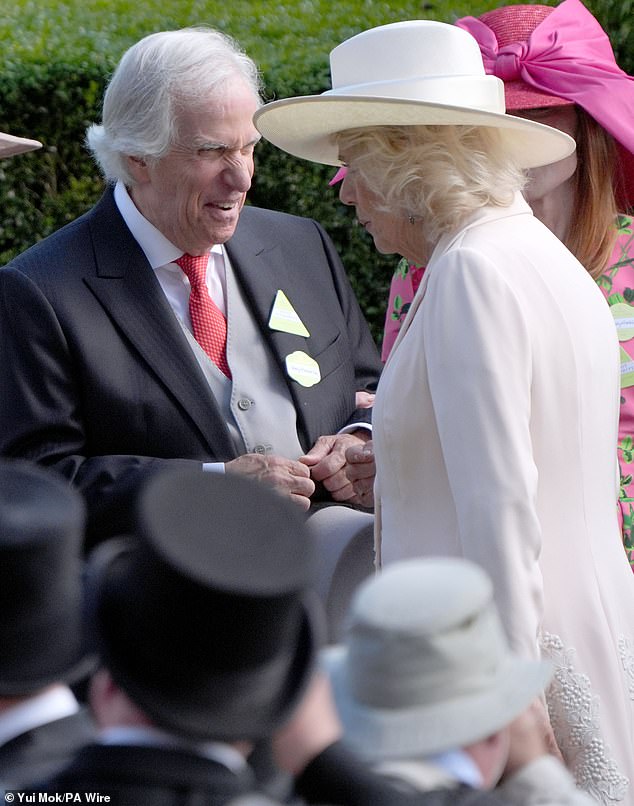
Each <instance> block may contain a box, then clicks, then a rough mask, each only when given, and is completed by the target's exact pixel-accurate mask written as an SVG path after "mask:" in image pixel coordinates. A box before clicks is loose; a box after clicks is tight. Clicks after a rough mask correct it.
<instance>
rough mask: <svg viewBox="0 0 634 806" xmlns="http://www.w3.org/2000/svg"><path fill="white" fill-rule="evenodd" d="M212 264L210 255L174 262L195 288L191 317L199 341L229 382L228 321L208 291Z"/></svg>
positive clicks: (190, 256) (190, 305)
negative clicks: (209, 269) (208, 274)
mask: <svg viewBox="0 0 634 806" xmlns="http://www.w3.org/2000/svg"><path fill="white" fill-rule="evenodd" d="M208 261H209V254H204V255H188V254H184V255H183V256H182V257H179V258H178V260H176V261H174V262H175V263H177V264H178V265H179V266H180V267H181V269H182V270H183V271H184V272H185V274H186V275H187V277H188V278H189V284H190V285H191V292H190V294H189V315H190V317H191V320H192V327H193V328H194V336H195V338H196V341H197V342H198V344H200V346H201V347H202V348H203V350H204V351H205V352H206V353H207V355H208V356H209V358H211V360H212V361H213V362H214V364H215V365H216V366H217V367H218V368H219V369H221V370H222V371H223V372H224V374H225V375H226V376H227V378H230V377H231V370H230V369H229V364H228V363H227V352H226V347H227V320H226V319H225V317H224V316H223V314H222V311H221V310H220V309H219V308H218V306H217V305H216V303H215V302H214V301H213V300H212V298H211V297H210V296H209V291H207V283H206V282H205V277H206V275H207V263H208Z"/></svg>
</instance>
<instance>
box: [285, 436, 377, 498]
mask: <svg viewBox="0 0 634 806" xmlns="http://www.w3.org/2000/svg"><path fill="white" fill-rule="evenodd" d="M370 436H371V434H370V431H369V430H367V429H365V428H359V429H358V430H357V431H355V432H354V433H352V434H334V435H331V436H324V437H319V439H318V440H317V442H315V444H314V445H313V447H312V448H311V449H310V451H308V453H307V454H305V455H304V456H300V457H299V461H300V462H302V464H304V465H305V466H306V467H307V468H310V471H309V472H310V476H311V478H313V479H314V480H315V481H320V482H322V483H323V485H324V487H325V488H326V490H328V492H329V493H330V495H331V496H332V498H333V500H334V501H341V502H345V503H347V504H354V505H356V506H363V507H365V506H368V504H367V503H366V502H365V501H364V500H363V499H362V497H361V496H359V495H358V494H357V493H356V491H355V489H354V487H353V484H352V481H351V480H350V478H349V477H348V469H349V468H348V460H347V459H346V452H347V451H349V450H352V449H353V448H357V449H361V448H363V446H364V445H365V444H366V442H367V441H368V440H369V439H370ZM370 506H371V504H370Z"/></svg>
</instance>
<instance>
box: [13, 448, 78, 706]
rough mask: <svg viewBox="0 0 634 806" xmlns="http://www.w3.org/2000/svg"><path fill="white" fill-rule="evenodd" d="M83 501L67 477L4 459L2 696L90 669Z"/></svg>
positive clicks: (27, 691)
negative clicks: (86, 643)
mask: <svg viewBox="0 0 634 806" xmlns="http://www.w3.org/2000/svg"><path fill="white" fill-rule="evenodd" d="M83 530H84V505H83V502H82V500H81V497H80V495H79V493H77V492H76V491H75V490H73V489H72V488H71V487H70V486H69V484H68V482H66V481H64V480H63V479H62V478H61V476H58V475H57V474H55V473H53V471H48V470H45V469H43V468H40V467H37V466H36V465H33V464H30V463H28V462H24V461H20V460H0V696H2V697H16V696H22V695H28V694H31V693H33V692H34V691H37V690H38V689H40V688H44V687H45V686H47V685H50V684H51V683H54V682H60V681H67V682H70V681H72V680H76V679H78V678H79V677H80V676H81V675H82V674H84V673H86V672H87V671H88V667H89V661H88V659H84V657H83V651H82V650H83V644H82V631H81V616H82V609H81V590H82V587H81V551H82V542H83Z"/></svg>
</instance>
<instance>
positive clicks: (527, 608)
mask: <svg viewBox="0 0 634 806" xmlns="http://www.w3.org/2000/svg"><path fill="white" fill-rule="evenodd" d="M427 293H428V294H429V295H430V300H431V299H432V298H433V304H428V305H427V306H426V310H425V318H424V324H423V327H424V331H425V358H426V362H427V368H428V373H429V386H430V390H431V396H432V402H433V407H434V414H435V417H436V421H437V425H438V431H439V436H440V442H441V445H442V451H443V458H444V461H445V464H446V468H447V473H448V477H449V483H450V487H451V492H452V495H453V500H454V504H455V508H456V513H457V519H458V530H459V539H460V542H461V547H462V551H463V554H464V556H465V557H467V558H469V559H471V560H473V561H475V562H477V563H478V564H480V565H481V566H483V567H484V568H485V569H486V570H487V571H488V573H489V574H490V575H491V577H492V580H493V584H494V588H495V593H496V599H497V603H498V606H499V609H500V613H501V616H502V620H503V623H504V625H505V628H506V631H507V635H508V637H509V641H510V643H511V645H512V646H513V648H514V649H515V650H516V651H519V652H521V653H522V654H524V655H527V656H530V657H538V655H539V650H538V645H537V635H538V629H539V624H540V621H541V614H542V579H541V573H540V570H539V566H538V557H539V553H540V548H541V539H542V534H541V526H540V522H539V518H538V514H537V507H536V500H537V486H538V472H537V467H536V465H535V462H534V458H533V452H532V442H531V430H530V417H531V375H532V354H531V339H530V332H529V326H528V324H527V321H526V317H525V316H524V314H523V311H522V308H521V306H520V304H519V302H518V299H517V298H516V295H515V294H514V292H513V290H512V288H510V287H509V285H508V283H507V281H506V280H505V278H504V275H503V273H502V272H500V271H498V269H497V267H496V266H495V265H493V264H492V263H491V262H489V261H488V260H487V259H485V258H484V257H483V256H482V255H481V254H479V253H477V252H475V251H473V250H470V249H466V248H459V249H454V250H452V251H450V252H448V253H447V254H445V255H443V256H442V257H441V259H440V261H439V263H438V264H437V265H436V267H435V270H434V273H433V276H432V277H430V285H429V287H428V291H427ZM422 449H423V450H424V446H423V448H422Z"/></svg>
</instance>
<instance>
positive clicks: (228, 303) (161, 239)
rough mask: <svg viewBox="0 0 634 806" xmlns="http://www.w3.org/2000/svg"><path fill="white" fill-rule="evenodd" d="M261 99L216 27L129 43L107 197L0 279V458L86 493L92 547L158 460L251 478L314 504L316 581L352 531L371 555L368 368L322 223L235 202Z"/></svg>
mask: <svg viewBox="0 0 634 806" xmlns="http://www.w3.org/2000/svg"><path fill="white" fill-rule="evenodd" d="M260 105H261V99H260V95H259V77H258V72H257V69H256V66H255V64H254V63H253V61H252V60H251V59H250V58H249V57H248V56H246V55H245V54H244V53H243V52H242V51H241V50H240V49H239V47H238V46H237V45H236V44H235V43H234V42H233V41H232V40H230V39H229V38H228V37H226V36H224V35H223V34H221V33H219V32H216V31H213V30H211V29H207V28H188V29H183V30H179V31H164V32H160V33H156V34H151V35H149V36H147V37H145V38H144V39H142V40H141V41H140V42H138V43H136V44H135V45H133V46H132V47H131V48H130V49H129V50H128V51H127V52H126V53H125V54H124V55H123V57H122V59H121V61H120V63H119V65H118V67H117V69H116V70H115V72H114V75H113V77H112V80H111V82H110V84H109V86H108V89H107V91H106V94H105V98H104V105H103V120H102V123H101V124H100V125H93V126H91V127H90V129H89V131H88V143H89V146H90V148H91V150H92V152H93V154H94V156H95V158H96V160H97V162H98V163H99V165H100V167H101V170H102V172H103V174H104V176H105V178H106V180H107V182H108V183H109V187H108V189H107V190H106V193H105V194H104V196H103V198H102V199H101V200H100V201H99V202H98V203H97V204H96V206H95V207H94V208H93V209H92V210H90V211H89V212H88V213H87V214H86V215H85V216H83V217H82V218H80V219H78V220H77V221H75V222H73V223H71V224H70V225H68V226H66V227H64V228H62V229H61V230H59V231H58V232H56V233H54V234H53V235H52V236H50V237H49V238H46V239H45V240H43V241H42V242H40V243H39V244H37V245H36V246H34V247H32V248H31V249H29V250H27V251H26V252H25V253H23V254H22V255H20V256H18V257H17V258H16V259H14V260H13V261H12V262H11V263H10V264H9V265H8V266H7V267H6V269H5V270H4V271H3V272H2V276H1V277H0V307H1V309H2V312H1V313H0V320H1V321H2V325H1V327H2V335H1V337H0V352H1V358H0V364H1V366H2V371H1V380H0V434H1V436H0V452H1V453H2V454H3V455H6V456H21V457H26V458H29V459H33V460H35V461H37V462H40V463H41V464H45V465H47V466H50V467H53V468H55V469H57V470H58V471H59V472H61V473H62V474H63V475H64V476H66V477H67V478H68V479H69V480H71V481H72V482H73V483H74V484H75V485H76V486H77V487H78V488H79V489H80V490H81V491H82V492H83V493H84V495H85V497H86V500H87V503H88V514H89V523H88V532H89V535H88V539H89V543H91V544H92V543H95V542H98V541H100V540H101V539H102V538H104V537H108V536H109V535H110V534H116V533H117V532H121V531H122V530H124V529H126V528H127V527H128V525H129V511H130V502H131V501H132V499H133V496H134V493H135V491H136V490H137V489H138V487H139V484H140V482H141V481H142V480H144V479H145V477H146V476H147V475H148V474H149V473H151V472H153V471H154V470H156V469H158V468H160V467H163V466H165V464H166V463H170V464H178V463H187V464H192V463H196V464H197V465H198V467H200V468H201V470H202V468H203V465H204V466H205V468H206V469H210V470H213V469H219V470H226V471H227V472H236V473H241V474H243V475H246V476H250V477H254V478H258V479H260V480H262V481H264V482H266V483H268V484H270V485H272V486H273V487H275V488H276V489H277V490H278V491H280V492H282V493H283V494H285V495H288V496H290V497H291V498H292V499H293V500H294V501H296V502H297V503H298V505H300V506H301V507H303V508H304V509H306V510H309V509H310V513H311V522H313V523H314V524H315V526H319V531H320V534H322V535H323V543H324V546H323V554H322V558H323V570H324V576H325V581H324V590H326V589H327V586H328V579H329V577H330V575H331V572H332V571H333V569H334V568H335V567H336V564H337V561H338V558H339V553H340V552H341V551H342V550H343V549H344V548H345V546H346V545H347V543H348V540H349V539H350V537H351V536H354V535H357V534H359V533H362V534H363V535H364V539H362V540H361V545H362V551H361V554H362V555H363V556H362V560H361V570H360V573H361V574H363V573H366V572H369V570H370V568H371V561H372V538H371V534H370V533H371V525H372V517H371V515H370V514H369V513H368V512H367V511H363V506H362V505H363V501H362V500H360V499H359V497H358V496H356V495H355V493H354V491H353V489H352V486H351V484H350V483H349V481H348V479H347V476H346V473H345V466H346V460H345V451H346V449H347V448H349V447H350V446H352V445H358V444H362V443H363V442H364V441H366V440H367V439H368V438H369V430H368V428H367V425H368V422H369V419H370V416H369V409H368V408H363V407H357V397H356V395H357V393H358V394H359V400H361V401H363V402H364V403H366V402H367V401H368V400H369V399H371V395H372V393H373V391H374V389H375V387H376V383H377V380H378V376H379V371H380V361H379V358H378V354H377V351H376V348H375V345H374V343H373V341H372V338H371V335H370V332H369V329H368V327H367V324H366V322H365V320H364V318H363V316H362V314H361V311H360V309H359V306H358V304H357V302H356V300H355V298H354V295H353V292H352V289H351V287H350V284H349V282H348V280H347V278H346V275H345V272H344V270H343V267H342V265H341V262H340V260H339V258H338V257H337V255H336V253H335V250H334V247H333V245H332V242H331V241H330V239H329V238H328V236H327V235H326V234H325V232H324V231H323V229H322V228H321V227H320V226H319V225H318V224H317V223H316V222H314V221H312V220H308V219H301V218H297V217H295V216H289V215H284V214H281V213H274V212H270V211H266V210H262V209H256V208H253V207H248V206H247V207H245V206H244V205H245V199H246V194H247V191H248V190H249V188H250V185H251V179H252V176H253V171H254V149H255V146H256V144H257V142H258V140H259V134H258V132H257V130H256V129H255V127H254V125H253V122H252V118H253V114H254V112H255V111H256V109H257V108H258V107H259V106H260ZM25 334H28V338H25V337H24V336H25ZM323 503H329V504H333V503H343V504H352V505H353V506H352V507H351V506H323Z"/></svg>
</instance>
